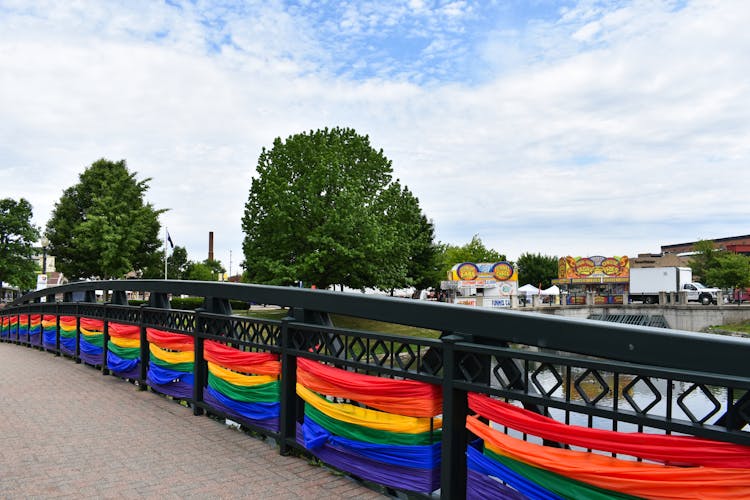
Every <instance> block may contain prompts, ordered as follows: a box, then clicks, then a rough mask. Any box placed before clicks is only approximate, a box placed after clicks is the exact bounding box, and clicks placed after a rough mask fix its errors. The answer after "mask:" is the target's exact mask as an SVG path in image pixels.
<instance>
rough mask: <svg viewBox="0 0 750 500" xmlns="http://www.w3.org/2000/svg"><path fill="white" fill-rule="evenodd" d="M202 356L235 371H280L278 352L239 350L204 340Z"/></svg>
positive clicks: (272, 373)
mask: <svg viewBox="0 0 750 500" xmlns="http://www.w3.org/2000/svg"><path fill="white" fill-rule="evenodd" d="M203 357H204V359H205V360H206V361H210V362H212V363H216V364H217V365H219V366H222V367H224V368H228V369H230V370H233V371H237V372H243V373H252V374H255V375H279V373H281V363H280V362H279V356H278V354H273V353H270V352H245V351H240V350H238V349H235V348H233V347H229V346H227V345H224V344H222V343H220V342H215V341H213V340H206V341H205V342H204V344H203Z"/></svg>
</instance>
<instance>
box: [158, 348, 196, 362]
mask: <svg viewBox="0 0 750 500" xmlns="http://www.w3.org/2000/svg"><path fill="white" fill-rule="evenodd" d="M148 349H149V350H150V351H151V354H153V355H154V356H156V357H157V358H159V359H160V360H162V361H164V362H167V363H169V364H172V365H176V364H177V363H193V362H194V361H195V353H194V352H193V351H180V352H172V351H165V350H164V349H162V348H161V347H158V346H156V345H154V344H149V345H148Z"/></svg>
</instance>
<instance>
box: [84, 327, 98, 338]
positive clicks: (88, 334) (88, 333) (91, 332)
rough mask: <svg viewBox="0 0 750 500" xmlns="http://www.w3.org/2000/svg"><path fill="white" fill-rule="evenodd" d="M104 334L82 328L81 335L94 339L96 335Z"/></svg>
mask: <svg viewBox="0 0 750 500" xmlns="http://www.w3.org/2000/svg"><path fill="white" fill-rule="evenodd" d="M102 334H103V332H100V331H96V330H88V329H86V328H83V327H81V335H85V336H87V337H93V336H95V335H102Z"/></svg>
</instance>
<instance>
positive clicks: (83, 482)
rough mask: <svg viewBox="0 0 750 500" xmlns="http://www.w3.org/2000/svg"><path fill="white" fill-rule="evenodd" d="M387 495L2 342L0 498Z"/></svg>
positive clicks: (127, 387)
mask: <svg viewBox="0 0 750 500" xmlns="http://www.w3.org/2000/svg"><path fill="white" fill-rule="evenodd" d="M29 497H36V498H66V497H69V498H134V497H139V498H144V497H145V498H160V499H166V498H257V499H267V498H276V499H285V498H295V499H298V498H310V499H312V498H327V499H338V498H358V499H360V498H361V499H382V498H386V497H384V496H383V495H381V494H380V493H377V492H375V491H373V490H371V489H368V488H366V487H365V486H363V485H361V484H359V483H356V482H355V481H354V480H352V479H350V478H347V477H345V476H341V475H336V474H334V473H332V472H331V471H329V470H327V469H325V468H322V467H317V466H313V465H310V464H309V463H308V462H307V461H306V460H305V459H303V458H295V457H282V456H280V455H279V453H278V448H277V446H276V445H275V443H274V442H273V440H268V441H262V440H260V439H257V438H253V437H250V436H248V435H246V434H244V433H242V432H240V431H238V430H234V429H232V428H229V427H227V426H226V425H224V424H223V423H222V422H218V421H216V420H214V419H211V418H207V417H205V416H193V414H192V410H190V409H188V408H185V407H183V406H180V405H179V404H177V403H176V402H174V401H171V400H168V399H166V398H163V397H160V396H158V395H156V394H153V393H150V392H145V391H139V390H138V389H137V388H136V387H135V386H133V385H132V384H130V383H128V382H125V381H123V380H121V379H119V378H116V377H112V376H103V375H102V374H101V372H100V371H98V370H95V369H94V368H92V367H89V366H85V365H82V364H81V365H79V364H76V363H75V362H73V361H72V360H70V359H67V358H60V357H55V356H54V355H53V354H51V353H46V352H42V351H39V350H36V349H30V348H27V347H23V346H19V345H14V344H7V343H0V498H29Z"/></svg>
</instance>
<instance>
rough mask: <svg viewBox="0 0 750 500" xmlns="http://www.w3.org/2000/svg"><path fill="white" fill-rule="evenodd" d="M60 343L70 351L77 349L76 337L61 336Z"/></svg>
mask: <svg viewBox="0 0 750 500" xmlns="http://www.w3.org/2000/svg"><path fill="white" fill-rule="evenodd" d="M60 345H61V346H63V347H64V348H66V349H67V350H68V351H70V352H74V351H75V350H76V339H75V337H60Z"/></svg>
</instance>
